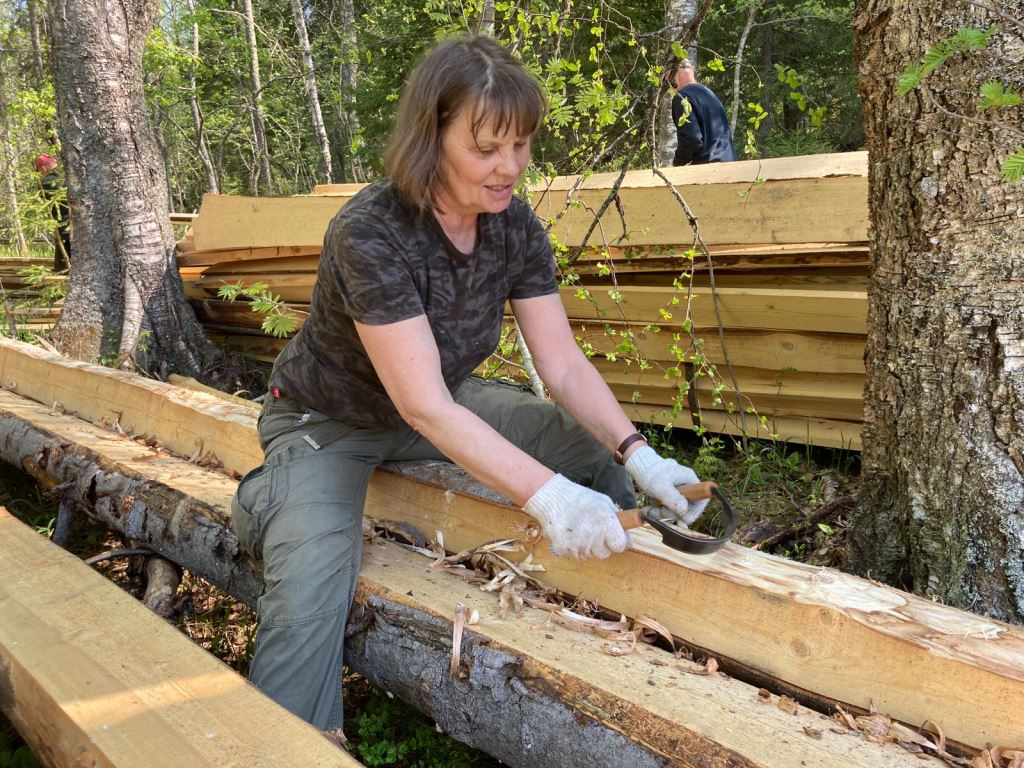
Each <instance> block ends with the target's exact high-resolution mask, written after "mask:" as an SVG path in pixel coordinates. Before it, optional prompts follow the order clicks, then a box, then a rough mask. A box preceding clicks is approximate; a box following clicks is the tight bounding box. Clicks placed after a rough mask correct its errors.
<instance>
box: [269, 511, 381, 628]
mask: <svg viewBox="0 0 1024 768" xmlns="http://www.w3.org/2000/svg"><path fill="white" fill-rule="evenodd" d="M288 512H289V513H288V514H287V515H278V516H277V517H275V518H274V520H273V521H272V522H271V523H270V524H269V525H268V526H267V529H266V530H265V532H264V535H263V547H262V553H263V579H264V582H265V585H266V588H265V590H264V593H263V595H262V596H261V597H260V600H259V615H260V621H261V622H262V623H264V624H268V625H271V626H278V627H284V626H290V625H297V624H304V623H309V622H314V621H318V620H322V619H326V618H329V617H333V616H336V615H338V614H339V613H347V612H348V607H349V605H350V604H351V602H352V598H353V596H354V594H355V586H356V580H357V578H358V574H359V563H360V560H361V555H362V536H361V525H360V522H359V520H358V519H357V518H356V515H355V513H354V512H353V511H352V510H351V508H350V507H349V506H348V505H344V504H330V505H326V504H315V505H305V506H300V507H295V508H292V509H290V510H289V511H288Z"/></svg>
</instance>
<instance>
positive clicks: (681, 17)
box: [657, 0, 697, 165]
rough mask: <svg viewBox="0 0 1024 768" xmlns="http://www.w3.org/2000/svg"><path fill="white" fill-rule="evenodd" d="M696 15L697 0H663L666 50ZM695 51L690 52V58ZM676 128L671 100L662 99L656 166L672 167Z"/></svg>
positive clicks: (680, 35)
mask: <svg viewBox="0 0 1024 768" xmlns="http://www.w3.org/2000/svg"><path fill="white" fill-rule="evenodd" d="M696 15H697V0H665V42H666V44H667V45H666V49H667V48H668V46H670V45H671V44H672V43H673V42H676V41H678V40H680V38H681V37H682V34H683V31H684V30H685V29H686V26H687V25H688V24H689V23H690V21H691V20H692V19H693V17H694V16H696ZM695 53H696V51H695V50H691V51H689V54H690V56H691V57H693V56H694V55H695ZM676 143H677V139H676V126H675V125H673V123H672V102H671V99H663V100H662V103H661V105H660V106H659V109H658V158H657V159H658V165H672V156H673V155H674V154H675V152H676Z"/></svg>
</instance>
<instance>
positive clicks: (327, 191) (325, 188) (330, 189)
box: [313, 182, 367, 196]
mask: <svg viewBox="0 0 1024 768" xmlns="http://www.w3.org/2000/svg"><path fill="white" fill-rule="evenodd" d="M365 186H367V185H366V184H362V183H358V182H349V183H346V184H317V185H316V186H314V187H313V194H314V195H348V196H351V195H354V194H355V193H356V192H358V191H359V190H361V189H362V188H363V187H365Z"/></svg>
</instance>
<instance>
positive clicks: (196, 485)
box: [0, 392, 920, 768]
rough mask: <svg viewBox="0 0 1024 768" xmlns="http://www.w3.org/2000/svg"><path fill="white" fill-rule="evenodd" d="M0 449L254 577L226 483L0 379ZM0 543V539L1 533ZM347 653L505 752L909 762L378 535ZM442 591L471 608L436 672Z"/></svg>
mask: <svg viewBox="0 0 1024 768" xmlns="http://www.w3.org/2000/svg"><path fill="white" fill-rule="evenodd" d="M0 458H3V459H4V460H6V461H8V462H9V463H12V464H15V465H19V466H29V467H31V468H32V470H33V472H34V473H35V474H37V475H39V474H44V475H46V476H48V477H50V478H51V479H52V480H53V481H54V482H57V483H73V485H72V486H71V490H69V491H67V492H74V493H75V495H76V500H77V502H78V503H79V504H81V505H82V506H83V507H84V508H86V509H87V510H88V511H89V512H90V514H93V515H95V516H96V517H98V518H100V519H102V520H103V521H104V522H106V523H108V524H109V525H111V526H112V527H114V528H115V529H117V530H120V531H122V532H124V533H126V534H127V535H129V536H131V537H132V538H134V539H137V540H139V541H140V542H143V543H145V544H147V545H148V546H150V547H152V548H153V549H154V550H156V551H157V552H159V553H160V554H162V555H163V556H165V557H168V558H169V559H172V560H174V561H175V562H177V563H179V564H180V565H182V566H183V567H185V568H187V569H189V570H190V571H192V572H193V573H196V574H197V575H200V576H203V577H204V578H206V579H208V580H210V581H211V582H213V583H214V584H216V585H217V586H219V587H221V588H223V589H225V590H226V591H228V592H229V593H231V594H233V595H234V596H235V597H237V598H239V599H241V600H243V601H244V602H246V603H248V604H249V605H252V604H253V603H254V600H255V597H256V595H257V594H258V591H259V583H260V582H259V575H258V573H256V572H255V571H254V570H253V567H252V564H251V563H250V562H249V561H248V560H247V559H246V558H245V557H243V556H241V555H240V554H239V553H238V550H237V544H236V542H235V540H234V537H233V536H232V534H231V532H230V531H229V530H228V529H227V528H226V527H225V525H226V520H227V516H226V513H227V505H228V503H229V500H230V497H231V493H232V492H233V485H234V484H233V482H232V481H230V480H229V479H228V478H225V477H223V476H222V475H218V474H217V473H214V472H211V471H209V470H206V469H204V468H202V467H198V466H196V465H194V464H190V463H188V462H186V461H184V460H182V459H177V458H174V457H171V456H168V455H167V454H165V453H162V452H160V451H158V450H156V449H154V448H151V447H147V446H144V445H140V444H139V443H138V442H136V441H134V440H131V439H129V438H127V437H126V436H123V435H121V436H118V435H116V434H115V433H111V432H109V431H108V430H104V429H103V428H101V427H97V426H94V425H91V424H88V423H87V422H84V421H81V420H79V419H76V418H75V417H72V416H69V415H66V414H61V413H56V412H53V411H52V410H51V409H48V408H46V407H45V406H41V405H39V404H37V403H33V402H31V401H28V400H25V399H24V398H20V397H18V396H15V395H12V394H10V393H8V392H0ZM0 547H2V545H0ZM365 549H366V552H365V555H364V563H363V569H362V571H361V578H360V587H359V590H358V594H357V598H356V603H357V605H356V609H355V610H354V612H353V620H352V622H350V630H351V636H350V637H349V638H348V642H347V647H348V655H347V662H348V663H349V664H350V665H351V666H352V667H354V668H355V669H357V670H358V671H360V672H361V673H362V674H364V675H366V676H367V677H368V678H369V679H371V680H373V681H375V682H377V683H378V684H380V685H382V686H384V687H385V688H386V689H387V690H390V691H392V692H394V693H396V694H397V695H399V696H400V697H402V698H403V699H405V700H407V701H409V702H410V703H412V704H414V705H416V706H418V707H419V708H421V709H423V710H424V711H426V712H427V713H429V714H430V715H432V716H433V717H434V718H435V720H436V721H437V722H438V724H439V726H440V727H441V728H442V729H444V730H445V731H447V732H449V733H451V734H453V735H454V736H455V737H456V738H459V739H460V740H463V741H465V742H467V743H469V744H471V745H473V746H475V747H478V748H481V749H484V750H486V751H488V752H490V753H491V754H493V755H495V756H497V757H499V758H500V759H501V760H502V761H503V762H505V763H506V764H509V765H522V766H552V767H553V768H554V766H559V767H563V766H568V767H569V768H572V767H574V766H579V767H580V768H584V767H585V768H593V766H595V765H601V766H623V767H625V766H662V765H678V766H766V767H768V766H778V767H779V768H789V767H790V766H793V765H805V766H821V767H822V768H824V767H825V766H834V765H836V764H842V765H844V766H865V768H867V767H873V766H878V767H880V768H882V767H885V768H887V767H888V766H910V765H914V766H916V765H920V760H919V759H918V758H917V757H915V756H914V755H911V754H909V753H906V752H903V751H902V750H901V749H899V748H898V747H895V746H893V745H891V744H889V745H880V744H873V743H870V742H867V741H864V740H863V739H862V738H861V737H860V735H859V734H857V733H856V732H852V731H849V732H842V733H837V732H836V731H840V730H843V729H841V728H835V724H834V723H832V722H831V721H829V720H828V719H827V718H826V717H825V716H823V715H821V714H818V713H815V712H811V711H809V710H806V709H803V708H799V710H798V711H797V712H796V713H795V714H793V713H791V712H790V711H783V709H780V708H779V707H778V706H776V705H774V704H771V705H768V704H766V703H764V701H765V697H764V696H763V695H760V696H759V695H758V691H757V689H756V688H755V687H752V686H749V685H746V684H744V683H742V682H739V681H736V680H732V679H730V678H728V677H725V676H724V675H721V674H720V673H714V674H710V675H704V674H694V672H699V671H700V670H699V669H696V665H693V664H689V663H688V662H686V661H685V660H683V659H677V658H676V657H674V656H673V655H672V654H670V653H668V652H667V651H662V650H659V649H657V648H643V649H642V650H641V651H639V652H637V653H634V654H632V655H630V656H625V657H618V656H611V655H609V654H608V653H607V652H606V651H605V649H604V643H605V641H604V640H602V639H601V638H598V637H596V636H592V635H589V634H583V633H581V632H579V631H577V630H574V629H572V628H568V627H564V626H560V625H558V624H556V623H554V622H553V621H552V619H551V618H550V617H549V616H548V614H547V613H546V612H541V611H538V610H536V609H526V610H525V612H524V615H523V616H522V617H519V618H514V617H510V618H504V619H503V618H501V617H500V616H499V611H498V601H497V597H496V596H495V595H493V594H491V593H486V592H481V591H480V590H479V589H478V588H477V587H475V586H473V585H470V584H467V583H465V582H463V581H461V580H459V579H457V578H456V577H454V576H452V575H450V574H446V573H443V572H440V571H437V570H435V569H432V568H431V561H430V560H429V559H427V558H424V557H422V556H421V555H418V554H413V553H410V552H407V551H405V550H402V549H401V548H399V547H398V546H397V545H394V544H390V543H373V544H370V545H368V546H367V547H366V548H365ZM457 603H463V604H465V605H467V606H468V607H471V608H477V609H478V612H479V615H480V621H479V622H478V623H476V624H474V625H472V626H470V627H467V628H466V630H465V632H464V636H463V642H462V643H461V644H460V649H461V654H460V658H461V664H460V667H459V670H458V672H457V674H456V675H454V676H453V675H452V674H451V672H450V670H449V665H450V660H451V655H452V626H453V625H452V616H453V614H454V611H455V606H456V604H457Z"/></svg>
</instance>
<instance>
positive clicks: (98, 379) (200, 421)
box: [0, 338, 263, 474]
mask: <svg viewBox="0 0 1024 768" xmlns="http://www.w3.org/2000/svg"><path fill="white" fill-rule="evenodd" d="M0 386H2V387H4V388H6V389H9V390H11V391H13V392H17V393H18V394H21V395H24V396H25V397H29V398H32V399H34V400H36V401H38V402H42V403H46V404H47V405H49V406H51V407H55V408H62V409H64V410H67V411H69V412H71V413H75V414H79V415H80V416H82V417H83V418H85V419H88V420H89V421H100V420H103V421H105V422H107V423H109V424H110V425H112V426H117V427H118V428H119V429H121V430H122V431H123V432H127V433H130V434H133V435H142V434H148V435H156V436H159V439H160V442H162V443H163V444H164V445H166V446H167V447H168V448H170V449H171V450H174V451H176V452H178V453H179V454H181V455H184V456H193V455H195V456H196V458H197V459H205V461H207V462H217V463H220V464H221V465H223V467H224V470H225V471H226V472H228V473H236V474H239V473H242V474H244V473H245V472H247V471H248V470H249V469H251V468H252V467H254V466H256V465H258V464H259V463H260V462H262V461H263V452H262V451H261V450H260V447H259V440H258V439H257V437H256V433H255V431H254V429H253V427H254V425H255V417H254V415H253V411H252V409H251V408H248V407H246V406H241V405H236V404H233V403H228V402H225V401H224V400H221V399H219V398H215V397H212V396H210V395H207V394H206V393H203V392H191V391H189V390H187V389H182V388H180V387H174V386H172V385H169V384H165V383H164V382H162V381H154V380H152V379H145V378H142V377H141V376H135V375H133V374H130V373H125V372H123V371H116V370H113V369H111V368H104V367H103V366H99V365H90V364H89V363H83V362H81V361H79V360H73V359H71V358H66V357H61V356H59V355H55V354H53V353H50V352H47V351H46V350H44V349H40V348H39V347H34V346H32V345H30V344H23V343H21V342H17V341H12V340H10V339H5V338H0ZM198 412H201V413H202V414H203V415H202V417H200V418H197V413H198Z"/></svg>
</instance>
